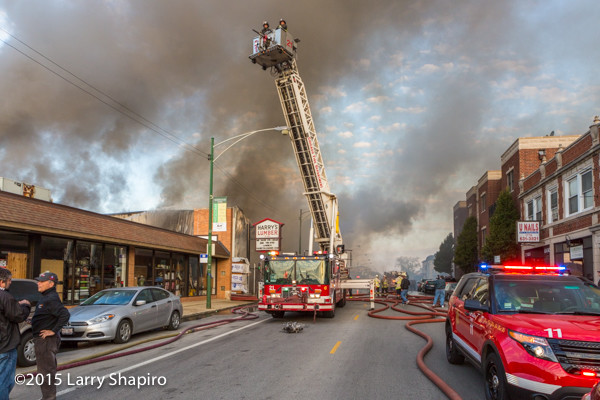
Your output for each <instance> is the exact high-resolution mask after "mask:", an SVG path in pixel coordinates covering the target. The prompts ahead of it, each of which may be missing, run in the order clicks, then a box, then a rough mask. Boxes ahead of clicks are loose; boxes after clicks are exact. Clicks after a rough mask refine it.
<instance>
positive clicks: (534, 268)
mask: <svg viewBox="0 0 600 400" xmlns="http://www.w3.org/2000/svg"><path fill="white" fill-rule="evenodd" d="M479 270H480V271H481V272H484V273H494V272H513V273H526V274H535V273H548V274H563V273H566V272H567V268H566V267H565V266H564V265H487V264H481V265H480V266H479Z"/></svg>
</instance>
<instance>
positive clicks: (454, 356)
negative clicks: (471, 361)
mask: <svg viewBox="0 0 600 400" xmlns="http://www.w3.org/2000/svg"><path fill="white" fill-rule="evenodd" d="M446 359H447V360H448V362H449V363H450V364H462V363H464V362H465V356H463V355H462V354H461V353H460V351H459V350H458V349H457V348H456V343H454V339H453V338H452V331H451V330H448V331H447V332H446Z"/></svg>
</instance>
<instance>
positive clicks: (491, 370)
mask: <svg viewBox="0 0 600 400" xmlns="http://www.w3.org/2000/svg"><path fill="white" fill-rule="evenodd" d="M498 269H499V270H496V271H493V272H492V271H488V272H487V273H482V272H478V273H471V274H467V275H465V276H463V277H462V278H461V280H460V282H459V283H458V286H457V287H456V289H455V291H454V293H453V294H452V296H451V298H450V304H449V308H448V317H447V319H446V357H447V359H448V362H450V363H451V364H460V363H462V362H463V361H464V359H465V357H467V358H469V359H470V360H471V361H472V362H473V363H475V365H477V366H480V367H481V369H482V372H483V374H484V380H485V396H486V399H510V398H512V399H519V400H520V399H535V400H542V399H581V396H582V395H583V394H585V393H588V392H589V391H590V388H591V387H592V386H593V385H594V384H595V383H596V382H597V381H598V378H599V377H600V289H599V288H598V287H596V286H595V285H594V284H593V283H592V282H590V281H587V280H585V279H584V278H579V277H575V276H567V275H562V274H561V268H560V267H548V266H539V267H535V266H504V267H502V268H498Z"/></svg>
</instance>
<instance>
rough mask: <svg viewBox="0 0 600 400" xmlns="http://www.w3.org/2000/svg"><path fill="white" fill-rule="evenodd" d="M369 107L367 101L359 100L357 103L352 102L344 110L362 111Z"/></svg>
mask: <svg viewBox="0 0 600 400" xmlns="http://www.w3.org/2000/svg"><path fill="white" fill-rule="evenodd" d="M366 108H367V106H366V105H365V103H363V102H362V101H359V102H357V103H352V104H350V105H349V106H347V107H346V108H345V109H344V112H362V111H364V110H365V109H366Z"/></svg>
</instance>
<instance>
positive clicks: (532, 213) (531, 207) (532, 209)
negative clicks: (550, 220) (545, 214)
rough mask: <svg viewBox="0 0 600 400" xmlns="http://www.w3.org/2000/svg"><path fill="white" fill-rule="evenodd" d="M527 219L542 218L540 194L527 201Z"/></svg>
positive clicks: (536, 219) (538, 219)
mask: <svg viewBox="0 0 600 400" xmlns="http://www.w3.org/2000/svg"><path fill="white" fill-rule="evenodd" d="M527 220H529V221H541V220H542V196H538V197H536V198H534V199H531V200H529V201H528V202H527Z"/></svg>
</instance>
